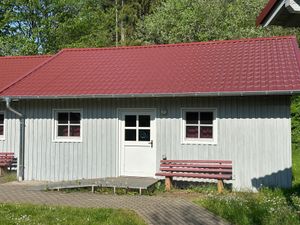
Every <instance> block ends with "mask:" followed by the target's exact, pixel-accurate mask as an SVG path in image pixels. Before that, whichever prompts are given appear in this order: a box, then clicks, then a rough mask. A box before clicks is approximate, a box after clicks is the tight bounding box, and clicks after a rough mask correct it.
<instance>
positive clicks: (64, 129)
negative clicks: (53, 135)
mask: <svg viewBox="0 0 300 225" xmlns="http://www.w3.org/2000/svg"><path fill="white" fill-rule="evenodd" d="M57 136H59V137H67V136H68V126H61V125H60V126H58V131H57Z"/></svg>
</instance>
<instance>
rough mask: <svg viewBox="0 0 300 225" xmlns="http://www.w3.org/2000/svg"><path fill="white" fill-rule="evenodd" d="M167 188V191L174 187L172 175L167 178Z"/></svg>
mask: <svg viewBox="0 0 300 225" xmlns="http://www.w3.org/2000/svg"><path fill="white" fill-rule="evenodd" d="M165 188H166V191H170V190H171V188H172V177H166V179H165Z"/></svg>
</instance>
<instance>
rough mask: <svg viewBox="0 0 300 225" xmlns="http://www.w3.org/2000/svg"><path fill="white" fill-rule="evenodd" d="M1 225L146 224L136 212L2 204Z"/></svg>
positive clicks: (0, 212)
mask: <svg viewBox="0 0 300 225" xmlns="http://www.w3.org/2000/svg"><path fill="white" fill-rule="evenodd" d="M0 224H5V225H10V224H11V225H13V224H14V225H15V224H22V225H35V224H36V225H38V224H43V225H50V224H55V225H57V224H59V225H76V224H78V225H87V224H90V225H97V224H105V225H109V224H111V225H119V224H120V225H145V224H146V223H145V222H144V221H143V220H142V219H141V218H140V217H139V216H138V215H137V214H136V213H135V212H133V211H129V210H123V209H102V208H72V207H53V206H37V205H25V204H0Z"/></svg>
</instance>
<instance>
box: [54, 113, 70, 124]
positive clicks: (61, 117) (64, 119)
mask: <svg viewBox="0 0 300 225" xmlns="http://www.w3.org/2000/svg"><path fill="white" fill-rule="evenodd" d="M68 116H69V113H57V121H58V124H67V123H68V120H69V118H68Z"/></svg>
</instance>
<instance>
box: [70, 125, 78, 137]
mask: <svg viewBox="0 0 300 225" xmlns="http://www.w3.org/2000/svg"><path fill="white" fill-rule="evenodd" d="M70 136H71V137H80V126H70Z"/></svg>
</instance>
